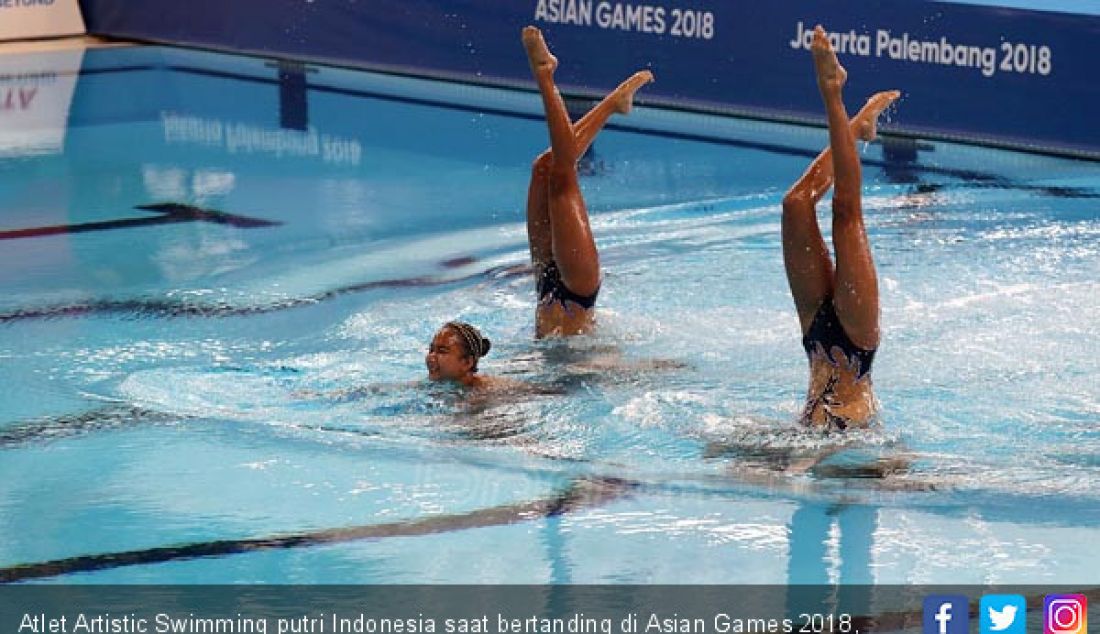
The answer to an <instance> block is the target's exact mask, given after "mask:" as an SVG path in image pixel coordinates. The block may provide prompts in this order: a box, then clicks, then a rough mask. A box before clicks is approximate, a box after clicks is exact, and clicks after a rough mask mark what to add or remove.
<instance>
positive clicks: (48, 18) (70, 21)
mask: <svg viewBox="0 0 1100 634" xmlns="http://www.w3.org/2000/svg"><path fill="white" fill-rule="evenodd" d="M81 33H84V20H83V18H81V17H80V6H79V5H77V0H0V40H19V39H26V38H32V37H54V36H58V35H78V34H81Z"/></svg>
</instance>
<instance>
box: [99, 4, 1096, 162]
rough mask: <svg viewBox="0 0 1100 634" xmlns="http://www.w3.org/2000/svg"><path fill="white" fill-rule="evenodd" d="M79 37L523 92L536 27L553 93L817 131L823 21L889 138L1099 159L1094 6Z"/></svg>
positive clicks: (807, 9)
mask: <svg viewBox="0 0 1100 634" xmlns="http://www.w3.org/2000/svg"><path fill="white" fill-rule="evenodd" d="M82 5H83V9H84V14H85V18H86V21H87V24H88V29H89V31H90V32H93V33H98V34H103V35H110V36H116V37H128V38H135V39H143V40H154V41H162V42H170V43H176V44H185V45H196V46H202V47H210V48H216V49H224V50H232V51H241V52H247V53H255V54H261V55H270V56H276V57H290V58H295V59H304V60H313V61H318V62H325V63H334V64H342V65H351V66H357V67H364V68H372V69H380V70H387V71H396V72H404V73H412V74H418V75H427V76H435V77H445V78H453V79H458V80H461V81H469V82H478V83H487V84H495V85H513V86H522V87H526V88H533V82H531V80H530V73H529V70H528V68H527V61H526V58H525V56H524V54H523V49H522V47H521V45H520V41H519V31H520V28H521V27H522V26H524V25H527V24H535V25H537V26H539V27H541V28H542V29H543V30H544V32H545V33H546V36H547V39H548V41H549V42H550V46H551V48H552V49H553V51H554V53H555V54H556V55H557V56H558V58H559V60H560V62H561V64H560V67H559V70H558V81H559V83H560V84H561V86H562V89H563V91H564V92H569V93H575V94H579V95H596V94H600V93H603V92H605V91H607V90H609V89H610V88H612V87H613V86H615V85H616V84H617V83H618V82H619V81H621V80H622V79H623V78H625V77H626V76H627V75H629V74H630V73H631V72H633V71H634V70H636V69H639V68H650V69H652V70H653V72H654V73H655V75H656V77H657V82H656V83H655V84H654V85H653V86H651V87H647V88H646V90H645V91H644V96H643V97H642V100H643V101H644V102H647V103H653V104H661V105H670V106H675V107H685V108H693V109H702V110H709V111H718V112H727V113H733V114H748V115H754V116H761V117H766V118H775V119H780V120H795V121H807V122H813V123H821V122H822V121H823V120H824V119H823V112H822V107H821V105H820V100H819V97H818V95H817V91H816V88H815V84H814V78H813V70H812V64H811V61H810V54H809V51H808V42H809V34H810V31H811V30H812V28H813V26H814V25H815V24H817V23H821V24H823V25H825V27H826V28H827V29H828V30H829V31H830V33H831V37H832V38H833V42H834V46H835V47H836V48H837V50H838V51H839V54H840V58H841V62H842V63H843V64H844V65H845V66H846V67H847V68H848V71H849V84H848V85H849V88H848V90H847V92H846V94H847V97H848V99H849V108H850V109H855V108H857V107H858V106H859V105H860V104H861V102H862V100H863V99H864V98H865V97H866V96H867V95H869V94H871V93H872V92H875V91H878V90H885V89H891V88H898V89H901V90H902V91H903V93H904V97H903V99H902V102H901V104H900V106H899V108H898V111H897V115H896V116H895V117H894V120H893V121H891V122H888V123H887V124H886V125H885V126H884V128H885V129H889V130H892V131H895V132H899V133H907V134H913V135H921V136H931V137H940V138H950V139H959V140H970V141H978V142H983V143H992V144H998V145H1006V146H1011V147H1018V148H1024V149H1033V150H1040V151H1051V152H1059V153H1069V154H1075V155H1082V156H1089V157H1092V158H1100V125H1097V123H1096V122H1095V121H1093V119H1092V117H1093V116H1095V115H1094V113H1095V106H1094V104H1096V103H1097V102H1098V101H1100V82H1098V81H1097V79H1098V78H1100V75H1098V73H1097V72H1096V70H1095V67H1096V63H1097V60H1100V16H1094V15H1090V16H1086V15H1070V14H1064V13H1053V12H1037V11H1024V10H1019V9H999V8H994V7H983V6H972V5H957V4H948V3H942V2H927V1H924V0H817V1H815V2H813V3H807V2H799V1H797V0H777V1H775V2H763V3H761V2H748V1H734V0H650V1H648V2H646V3H638V2H611V1H607V0H477V1H475V0H446V1H445V0H371V1H369V2H366V1H363V0H324V1H308V0H236V1H235V2H230V3H226V2H221V1H219V0H192V1H191V2H187V3H181V2H178V1H176V0H144V1H143V2H140V3H137V2H130V1H128V0H82Z"/></svg>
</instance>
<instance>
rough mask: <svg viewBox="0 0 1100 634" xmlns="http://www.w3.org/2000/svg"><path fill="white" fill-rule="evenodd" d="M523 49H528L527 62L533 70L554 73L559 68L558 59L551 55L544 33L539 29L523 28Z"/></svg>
mask: <svg viewBox="0 0 1100 634" xmlns="http://www.w3.org/2000/svg"><path fill="white" fill-rule="evenodd" d="M523 47H524V48H525V49H527V61H528V62H529V63H530V64H531V70H533V71H535V72H538V71H540V70H547V71H549V72H551V73H553V72H554V71H555V70H556V69H557V68H558V58H556V57H554V56H553V55H552V54H551V53H550V49H549V48H548V47H547V46H546V40H544V39H543V38H542V31H540V30H538V29H537V28H535V27H533V26H527V27H524V28H523Z"/></svg>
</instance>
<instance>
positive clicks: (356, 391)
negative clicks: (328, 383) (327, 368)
mask: <svg viewBox="0 0 1100 634" xmlns="http://www.w3.org/2000/svg"><path fill="white" fill-rule="evenodd" d="M418 384H419V382H418V381H405V382H400V383H372V384H370V385H357V386H355V387H349V388H344V389H341V390H296V391H295V392H293V393H292V394H291V396H294V397H295V398H301V399H313V400H324V401H354V400H356V399H360V398H364V397H366V396H373V395H375V394H385V393H387V392H396V391H399V390H404V389H408V388H410V387H416V386H417V385H418Z"/></svg>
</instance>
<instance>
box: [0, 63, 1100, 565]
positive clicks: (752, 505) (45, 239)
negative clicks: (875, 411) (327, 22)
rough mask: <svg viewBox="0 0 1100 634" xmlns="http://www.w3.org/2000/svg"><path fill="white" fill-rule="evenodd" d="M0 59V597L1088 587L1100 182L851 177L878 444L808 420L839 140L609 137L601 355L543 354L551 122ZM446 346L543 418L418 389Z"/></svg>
mask: <svg viewBox="0 0 1100 634" xmlns="http://www.w3.org/2000/svg"><path fill="white" fill-rule="evenodd" d="M4 63H5V64H7V66H4V69H5V71H6V72H9V73H12V71H11V70H10V69H11V68H13V67H19V66H20V65H22V68H24V72H23V73H22V74H23V75H24V76H33V78H32V79H31V80H27V81H31V82H32V83H33V84H34V86H33V87H34V88H35V89H36V92H35V97H34V99H40V101H37V102H34V103H35V105H34V108H38V110H33V108H31V109H29V110H33V112H29V113H28V112H24V114H23V115H22V116H23V117H24V118H23V119H20V120H19V121H20V123H19V124H18V125H16V124H13V123H12V121H13V119H9V120H8V122H7V123H6V125H5V122H4V120H3V119H0V126H3V128H2V129H3V134H2V135H0V141H4V148H3V149H2V150H0V237H3V247H4V248H3V250H2V251H0V372H2V377H0V384H2V385H3V388H2V390H3V394H4V396H3V399H2V400H0V480H2V481H3V482H5V483H6V485H5V486H4V487H0V534H3V535H4V536H5V538H4V539H3V540H0V579H3V580H8V581H24V580H41V581H46V582H92V583H111V582H119V583H122V582H125V583H131V582H138V583H161V582H163V583H177V582H182V583H197V582H264V583H298V582H303V583H308V582H323V583H335V582H356V583H358V582H363V583H371V582H378V583H383V582H384V583H414V582H428V583H434V582H446V583H480V582H486V583H621V582H642V583H685V582H696V583H749V582H755V583H842V584H849V583H883V584H885V583H946V582H952V583H954V582H959V583H963V582H965V583H992V584H1006V583H1039V584H1041V583H1050V582H1053V581H1058V582H1061V583H1088V582H1091V581H1095V579H1096V575H1095V570H1096V569H1097V566H1098V564H1100V549H1098V548H1097V547H1096V546H1095V544H1097V543H1100V540H1098V538H1100V531H1098V529H1097V526H1100V425H1098V424H1097V423H1098V422H1100V372H1098V371H1097V370H1096V361H1095V359H1096V358H1097V357H1098V356H1100V335H1098V334H1097V333H1098V329H1097V327H1096V325H1097V317H1096V315H1097V314H1100V292H1098V290H1100V239H1098V238H1100V214H1098V213H1097V209H1098V201H1100V177H1098V171H1097V169H1096V164H1095V163H1089V162H1082V161H1074V160H1068V159H1061V158H1055V157H1047V156H1039V155H1027V154H1019V153H1011V152H1004V151H995V150H990V149H987V148H978V147H967V146H961V145H951V144H945V143H933V142H927V141H923V140H920V141H914V140H905V139H893V140H890V141H889V142H887V143H874V144H869V145H867V146H865V147H863V148H862V152H863V157H864V169H863V176H864V181H865V189H864V207H865V215H866V220H867V224H868V230H869V236H870V241H871V243H872V245H873V248H874V252H875V257H876V261H877V264H878V270H879V279H880V286H881V294H882V323H883V326H884V338H883V343H882V346H881V348H880V351H879V354H878V357H877V360H876V367H875V375H874V379H875V383H876V388H877V394H878V396H879V398H880V399H881V402H882V406H883V422H882V425H881V428H879V429H876V430H873V431H866V432H854V433H850V434H844V435H839V436H838V435H833V436H823V435H820V434H814V433H807V432H804V431H802V430H799V429H797V428H796V427H795V426H794V420H795V418H796V416H797V414H798V412H799V410H800V408H801V405H802V400H803V397H804V394H805V389H806V384H807V367H806V365H807V364H806V359H805V355H804V352H803V351H802V348H801V344H800V333H799V329H798V323H797V319H796V317H795V314H794V309H793V304H792V302H791V300H790V297H789V293H788V290H787V284H786V280H785V277H784V273H783V266H782V260H781V245H780V241H779V204H780V200H781V197H782V195H783V193H784V191H785V190H786V188H787V187H788V186H789V185H790V183H792V182H793V181H794V180H795V179H796V178H797V177H798V176H799V175H800V174H801V172H802V170H803V169H804V168H805V166H806V165H807V163H808V162H809V160H810V159H811V158H812V157H813V156H814V155H815V154H816V153H817V152H818V151H819V150H820V149H821V148H822V147H823V146H824V145H825V143H826V142H827V139H826V135H825V132H824V130H820V129H815V128H808V127H797V126H790V125H781V124H773V123H766V122H760V121H749V120H738V119H729V118H715V117H708V116H703V115H695V114H687V113H679V112H669V111H661V110H654V109H647V108H644V107H639V108H636V109H635V111H634V112H633V113H632V114H631V115H629V116H628V117H618V118H616V119H614V120H613V121H612V125H609V126H608V128H607V129H606V130H605V131H604V132H603V133H602V134H601V136H600V137H599V138H598V139H597V141H596V143H595V146H594V152H593V154H592V155H590V156H588V157H586V159H585V161H584V162H583V164H582V171H583V176H582V186H583V188H584V191H585V195H586V198H587V201H588V205H589V208H590V210H591V214H592V225H593V230H594V233H595V235H596V238H597V243H598V245H599V248H600V253H601V260H602V265H603V269H604V282H603V288H602V292H601V295H600V301H599V328H598V330H597V332H596V333H595V334H593V335H592V336H587V337H580V338H576V339H572V340H569V341H564V342H563V341H535V340H534V339H533V317H534V314H533V313H534V309H533V305H534V301H535V297H534V284H533V281H532V279H531V276H530V272H529V271H528V270H526V268H525V266H526V264H527V258H528V255H527V244H526V234H525V226H524V211H523V202H524V199H525V192H526V186H527V178H528V175H529V169H530V162H531V160H532V159H533V157H534V156H535V155H536V154H537V153H538V152H539V151H541V149H542V148H543V147H544V146H545V145H546V130H545V125H544V123H543V122H542V120H541V105H540V103H539V101H538V98H537V95H535V94H533V93H524V92H514V91H505V90H496V89H486V88H477V87H472V86H467V85H462V84H453V83H438V82H428V81H422V80H415V79H409V78H401V77H393V76H384V75H375V74H366V73H358V72H353V71H348V70H340V69H331V68H323V67H313V66H310V67H307V68H303V67H300V66H293V65H286V64H284V65H282V66H279V65H278V64H275V63H273V62H268V61H266V60H259V59H253V58H240V57H231V56H222V55H215V54H209V53H201V52H195V51H183V50H174V49H167V48H158V47H139V48H127V49H111V50H94V51H88V52H86V53H84V54H83V56H82V57H81V55H80V54H64V55H61V54H51V55H28V56H21V57H18V58H15V57H11V56H9V57H8V58H5V60H4ZM43 69H45V70H43ZM630 70H633V69H623V72H624V75H625V74H626V73H627V72H628V71H630ZM659 79H660V78H658V81H659ZM307 86H308V89H307ZM807 86H808V88H807V89H812V84H807ZM883 88H893V86H883ZM903 88H904V87H903ZM862 97H863V96H862V95H849V107H850V108H852V109H854V108H855V107H856V106H858V104H859V102H860V100H861V99H862ZM32 101H33V99H32ZM70 104H71V107H67V106H70ZM583 106H584V104H577V107H579V108H582V109H583ZM24 110H28V109H24ZM904 116H905V101H904V99H903V100H902V101H901V102H900V104H899V105H898V106H897V108H896V111H895V112H892V113H890V114H889V117H895V118H903V117H904ZM142 206H146V207H148V206H152V208H147V209H141V208H140V207H142ZM821 212H822V214H821V216H820V217H821V219H822V225H823V228H825V229H826V231H827V229H828V205H827V203H826V204H823V205H822V209H821ZM165 218H167V219H169V220H172V222H167V221H165V220H164V219H165ZM150 219H154V220H155V219H160V220H158V221H156V222H154V221H153V220H150ZM50 227H65V229H49V228H50ZM17 231H23V233H22V234H19V235H16V233H15V232H17ZM450 319H462V320H466V321H469V322H472V323H474V324H477V325H478V326H479V327H481V328H482V330H483V331H484V333H485V334H486V335H487V336H488V337H490V338H491V339H492V340H493V351H492V353H491V354H490V355H489V356H488V357H487V358H485V359H484V360H483V361H482V370H483V372H485V373H488V374H493V375H500V376H507V377H510V378H514V379H517V380H520V381H523V382H526V383H528V384H530V385H532V386H534V389H532V390H530V391H528V392H526V393H524V394H518V395H513V396H510V397H497V398H487V399H472V400H471V399H469V398H467V397H466V396H465V395H463V394H459V393H456V392H455V391H453V390H450V389H447V388H446V387H440V386H429V385H425V384H423V383H422V382H421V383H418V382H417V381H418V380H420V379H422V378H423V377H424V375H425V371H424V367H423V354H424V351H425V348H426V346H427V343H428V341H429V340H430V338H431V335H432V334H433V332H434V331H435V330H436V329H437V328H438V327H439V326H440V325H441V324H442V323H443V322H445V321H448V320H450ZM815 457H816V458H822V457H824V458H823V462H822V463H821V464H820V465H818V467H816V468H814V469H811V470H809V471H807V472H792V471H791V470H789V469H788V470H784V467H790V466H791V465H793V464H798V463H800V462H801V461H803V460H805V459H806V458H815ZM884 465H887V466H893V467H894V470H893V471H894V472H892V473H890V474H888V475H887V476H886V477H866V476H868V475H873V474H874V472H876V471H881V470H882V467H883V466H884Z"/></svg>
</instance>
